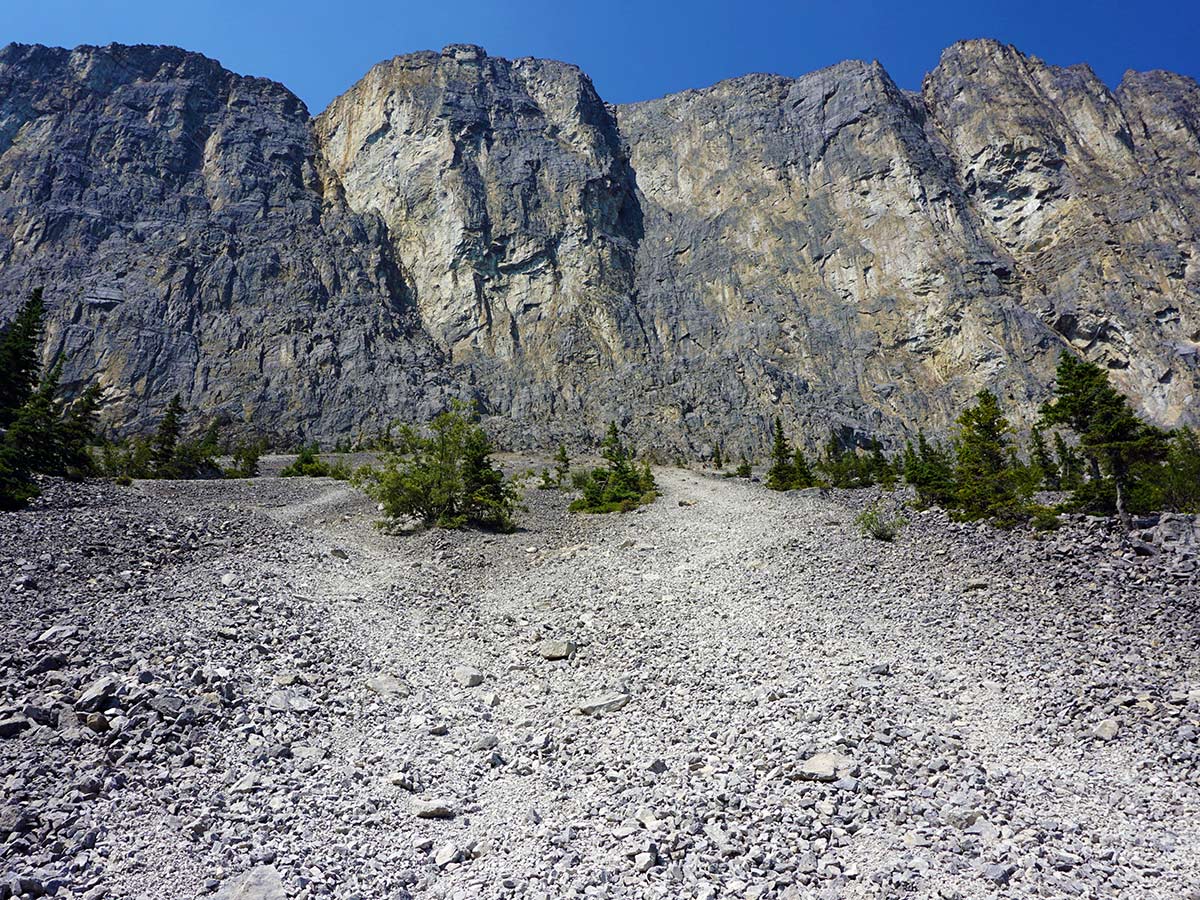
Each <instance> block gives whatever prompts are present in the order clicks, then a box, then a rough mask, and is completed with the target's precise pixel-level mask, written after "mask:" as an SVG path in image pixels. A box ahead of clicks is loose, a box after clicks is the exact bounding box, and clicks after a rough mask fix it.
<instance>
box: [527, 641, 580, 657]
mask: <svg viewBox="0 0 1200 900" xmlns="http://www.w3.org/2000/svg"><path fill="white" fill-rule="evenodd" d="M536 649H537V654H538V656H540V657H542V659H550V660H555V659H566V658H567V657H569V656H574V655H575V652H576V650H577V649H578V648H577V647H576V646H575V644H574V643H572V642H571V641H560V640H554V639H552V638H546V639H545V640H543V641H540V642H539V643H538V645H537V648H536Z"/></svg>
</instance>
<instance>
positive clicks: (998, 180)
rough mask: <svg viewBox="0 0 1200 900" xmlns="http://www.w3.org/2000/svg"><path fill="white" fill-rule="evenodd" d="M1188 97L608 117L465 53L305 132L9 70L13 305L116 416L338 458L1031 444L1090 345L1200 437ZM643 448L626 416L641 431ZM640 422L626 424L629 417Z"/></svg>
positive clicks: (43, 59)
mask: <svg viewBox="0 0 1200 900" xmlns="http://www.w3.org/2000/svg"><path fill="white" fill-rule="evenodd" d="M1197 171H1200V87H1198V86H1197V85H1196V84H1195V83H1194V82H1192V81H1191V80H1189V79H1186V78H1183V77H1180V76H1176V75H1170V74H1168V73H1161V72H1153V73H1142V74H1135V73H1131V74H1129V75H1128V76H1127V77H1126V78H1125V80H1124V81H1123V83H1122V84H1121V86H1120V88H1119V89H1118V90H1116V91H1110V90H1108V89H1107V88H1106V87H1105V86H1104V85H1103V84H1102V83H1101V82H1099V81H1098V80H1097V79H1096V78H1095V76H1094V75H1093V74H1092V73H1091V71H1090V70H1088V69H1087V68H1086V67H1082V66H1081V67H1072V68H1069V69H1060V68H1055V67H1052V66H1047V65H1045V64H1043V63H1042V62H1040V61H1039V60H1036V59H1033V58H1030V57H1025V56H1023V55H1021V54H1020V53H1018V52H1017V51H1015V50H1014V49H1012V48H1011V47H1005V46H1003V45H1000V44H997V43H994V42H990V41H972V42H966V43H962V44H957V45H955V46H954V47H951V48H950V49H949V50H947V51H946V53H945V54H944V55H943V58H942V61H941V63H940V65H939V66H938V67H937V69H935V70H934V71H933V72H932V73H930V75H929V76H928V77H927V79H926V81H925V84H924V87H923V90H922V91H921V92H920V93H919V94H910V93H906V92H904V91H902V90H900V89H899V88H897V87H896V85H895V84H894V83H893V82H892V81H891V79H890V78H889V77H888V75H887V73H886V72H885V71H884V70H883V69H882V68H881V67H880V66H879V65H877V64H865V63H859V62H847V63H841V64H839V65H836V66H833V67H831V68H829V69H825V70H822V71H820V72H815V73H812V74H810V75H807V76H804V77H802V78H798V79H789V78H782V77H778V76H770V75H751V76H747V77H745V78H740V79H735V80H732V81H727V82H722V83H721V84H718V85H715V86H714V87H711V88H708V89H705V90H700V91H686V92H683V93H681V94H677V95H673V96H669V97H665V98H662V99H659V100H654V101H649V102H646V103H638V104H632V105H626V106H621V107H615V108H614V107H611V106H607V105H606V104H605V103H604V102H603V101H602V100H601V98H600V97H599V96H598V95H597V94H596V91H595V90H594V88H593V87H592V85H591V83H590V81H589V80H588V79H587V77H586V76H585V75H584V74H583V73H581V72H580V71H579V70H578V69H577V68H575V67H573V66H570V65H566V64H563V63H557V62H550V61H542V60H532V59H522V60H513V61H509V60H503V59H497V58H493V57H489V56H487V54H486V53H484V52H483V51H482V50H480V49H479V48H475V47H470V46H466V45H453V46H451V47H447V48H446V49H445V50H443V51H442V52H441V53H432V52H427V53H418V54H412V55H409V56H404V57H397V58H395V59H392V60H389V61H387V62H383V63H380V64H379V65H377V66H375V67H374V68H373V69H371V71H370V72H368V73H367V75H366V76H365V77H364V78H363V79H362V80H361V81H360V82H358V83H357V84H356V85H354V86H353V87H352V88H351V89H350V90H349V91H347V92H346V93H345V94H343V95H342V96H341V97H339V98H338V99H337V100H335V101H334V102H333V103H332V104H331V105H330V107H329V108H328V109H327V110H326V111H325V112H323V113H322V114H321V115H320V116H319V117H317V118H316V119H310V118H309V116H308V113H307V111H306V110H305V109H304V107H303V104H301V103H300V101H299V100H297V99H296V98H295V97H294V96H293V95H291V94H290V93H288V92H287V91H286V90H285V89H284V88H282V87H281V86H279V85H276V84H274V83H271V82H267V81H263V80H260V79H252V78H243V77H240V76H236V75H233V74H231V73H229V72H227V71H225V70H224V69H222V68H221V67H220V66H219V65H218V64H217V63H215V62H213V61H211V60H207V59H205V58H203V57H200V56H197V55H195V54H189V53H185V52H184V51H180V50H176V49H171V48H155V47H120V46H110V47H105V48H87V47H84V48H79V49H77V50H75V51H66V50H50V49H46V48H41V47H24V46H18V45H12V46H10V47H8V48H6V49H5V50H4V51H2V52H0V267H2V268H0V292H2V293H3V299H2V300H0V303H2V304H3V311H4V312H7V311H8V310H9V309H11V308H12V307H14V306H15V305H16V304H17V303H18V302H19V300H20V298H21V295H22V294H23V293H24V292H25V291H27V290H28V289H29V288H31V287H32V286H34V285H36V284H41V283H45V285H46V288H47V296H48V299H49V300H50V301H51V303H52V304H53V307H54V321H53V323H52V326H51V329H50V331H51V342H50V343H51V348H50V350H51V352H57V351H59V350H62V349H66V350H69V351H70V352H71V354H72V355H71V358H70V362H69V364H68V374H69V376H70V377H71V378H73V379H76V380H77V381H78V380H82V379H84V378H86V377H87V376H88V375H89V374H90V373H91V372H93V371H96V370H99V371H100V373H101V379H102V381H103V382H104V383H105V384H107V385H109V386H110V388H111V392H112V394H113V396H115V397H116V400H117V402H116V403H115V404H114V405H113V406H112V407H111V408H110V413H109V414H110V416H112V417H113V418H114V419H115V420H124V421H127V422H128V423H129V426H130V427H133V428H139V427H146V426H147V425H150V424H152V423H153V421H154V420H155V418H156V415H157V413H158V411H159V410H160V409H161V408H162V406H163V405H164V404H165V402H166V400H167V399H168V398H169V397H170V395H171V394H173V393H175V392H176V391H179V392H180V393H182V394H183V395H184V399H185V401H187V402H189V403H190V404H192V405H195V406H197V407H199V408H201V409H203V410H205V411H209V412H213V413H218V414H221V415H224V416H226V417H228V418H230V419H232V420H233V421H235V422H238V423H245V425H246V427H254V428H257V429H259V430H264V431H273V432H275V433H277V434H279V435H282V436H290V437H299V436H306V437H318V438H323V439H329V438H331V437H333V436H335V435H343V434H347V433H354V432H355V431H356V430H365V431H373V430H375V429H377V428H379V427H381V426H382V425H383V424H384V423H386V422H387V421H388V420H391V419H407V420H412V419H422V418H425V417H426V416H427V415H428V414H430V413H431V412H432V411H435V410H436V409H437V408H439V407H440V406H441V405H442V404H444V403H445V402H446V400H447V398H448V397H449V396H452V395H457V396H464V397H471V398H474V399H476V400H477V401H479V402H480V403H481V405H482V407H483V408H484V409H485V411H486V412H487V413H489V414H491V415H493V416H494V420H493V425H494V428H495V430H496V431H497V432H498V436H499V437H500V439H501V441H503V442H505V443H509V444H512V445H515V446H520V445H526V446H528V445H541V446H545V445H547V444H549V443H550V442H551V441H554V440H558V439H560V438H565V439H566V440H568V441H569V442H580V441H584V440H587V439H589V438H590V436H591V435H594V434H595V433H597V432H598V431H599V430H600V429H601V427H602V425H603V423H604V422H605V420H607V419H610V418H616V419H618V420H620V421H627V422H630V424H631V425H632V427H633V431H634V436H635V439H636V440H637V441H638V443H639V446H652V445H655V444H658V445H661V446H664V447H671V448H691V449H696V448H699V447H701V446H704V445H705V444H710V443H711V442H712V441H713V440H714V438H718V437H719V438H722V439H724V440H725V441H726V443H727V444H730V445H739V444H740V445H745V446H746V448H747V449H750V450H753V449H755V448H757V447H758V446H760V445H761V444H762V442H763V440H764V438H765V435H766V434H767V428H766V425H767V423H768V421H769V420H770V418H771V417H773V416H774V415H775V413H776V412H780V413H781V414H782V415H783V416H784V419H785V421H786V422H787V423H788V425H789V427H793V426H794V427H799V428H801V429H802V430H804V431H805V432H806V433H807V434H808V435H809V436H810V438H811V439H813V440H819V439H820V438H821V437H822V436H823V435H824V434H826V433H827V431H828V430H829V429H830V428H831V427H832V428H837V429H840V430H842V431H844V432H845V433H847V434H860V435H864V436H865V435H866V434H870V433H878V434H881V435H883V436H891V437H898V436H900V435H902V434H904V433H905V432H907V431H910V430H912V429H914V428H916V427H918V426H925V427H927V428H931V429H937V428H939V427H942V426H945V425H946V424H948V423H949V421H950V420H951V419H952V417H953V415H954V414H955V413H956V412H957V410H958V409H959V408H960V407H961V405H962V404H963V403H964V402H966V400H967V399H968V398H969V397H970V395H971V394H973V393H974V392H975V391H977V390H978V389H979V388H981V387H985V386H986V387H990V388H992V389H993V390H996V391H997V392H998V393H999V394H1000V395H1001V397H1002V399H1003V400H1004V402H1005V403H1006V404H1007V405H1008V406H1009V407H1010V408H1011V409H1012V410H1013V411H1014V413H1015V416H1016V418H1017V419H1018V420H1019V421H1023V422H1028V421H1029V419H1030V418H1031V417H1032V414H1033V411H1034V409H1035V407H1036V404H1037V402H1039V401H1040V399H1041V398H1042V397H1043V396H1044V394H1045V391H1046V389H1047V386H1048V384H1049V382H1050V377H1051V374H1052V371H1053V367H1054V363H1055V360H1056V358H1057V356H1058V354H1059V353H1060V352H1062V351H1063V350H1064V349H1068V348H1070V349H1073V350H1074V351H1076V352H1079V353H1081V354H1083V355H1085V356H1087V357H1088V358H1091V359H1094V360H1097V361H1100V362H1102V363H1103V364H1105V365H1107V366H1108V367H1109V368H1110V370H1111V371H1112V372H1113V375H1114V377H1115V379H1116V381H1117V382H1118V383H1119V384H1120V385H1121V386H1122V387H1123V388H1124V389H1126V390H1127V391H1128V392H1129V393H1130V394H1131V395H1132V396H1134V397H1135V398H1136V399H1137V401H1138V402H1139V403H1140V404H1141V405H1142V407H1143V409H1144V410H1145V412H1146V413H1147V414H1149V415H1150V416H1152V417H1153V418H1155V419H1156V420H1158V421H1160V422H1163V423H1165V424H1175V423H1180V422H1187V421H1192V422H1194V421H1196V419H1197V412H1196V411H1197V409H1200V404H1197V403H1196V402H1195V400H1196V396H1197V390H1198V388H1200V361H1198V358H1200V263H1197V261H1196V260H1197V244H1198V243H1200V239H1198V235H1197V230H1198V229H1200V181H1198V180H1197V177H1196V172H1197ZM635 412H636V413H637V414H638V418H637V419H636V420H633V419H632V417H633V416H634V413H635ZM630 420H632V421H630Z"/></svg>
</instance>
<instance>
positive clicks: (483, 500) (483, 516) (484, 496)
mask: <svg viewBox="0 0 1200 900" xmlns="http://www.w3.org/2000/svg"><path fill="white" fill-rule="evenodd" d="M461 465H462V476H461V477H462V490H463V501H462V507H461V513H460V514H461V516H462V518H463V520H464V522H465V523H468V524H470V525H474V526H475V527H477V528H487V529H491V530H493V531H512V530H513V529H514V528H515V527H516V526H515V525H514V524H513V518H512V515H513V509H514V507H515V506H516V503H517V500H518V499H519V497H518V495H517V491H516V488H514V487H513V485H512V484H511V482H508V481H505V480H504V475H503V474H502V473H501V472H500V470H499V469H497V468H496V467H495V466H494V465H493V464H492V442H491V441H490V440H489V439H488V436H487V432H485V431H484V430H483V429H482V428H479V427H477V426H476V427H472V428H468V429H467V430H466V433H465V434H464V435H463V444H462V464H461Z"/></svg>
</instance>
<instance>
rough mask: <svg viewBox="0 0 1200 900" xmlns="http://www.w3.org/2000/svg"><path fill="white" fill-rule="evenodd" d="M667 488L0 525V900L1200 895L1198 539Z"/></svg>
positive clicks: (267, 490) (288, 500) (231, 499)
mask: <svg viewBox="0 0 1200 900" xmlns="http://www.w3.org/2000/svg"><path fill="white" fill-rule="evenodd" d="M659 477H660V482H661V484H662V486H663V490H664V496H663V497H662V499H660V500H659V501H658V502H657V503H655V504H654V505H653V506H651V507H649V508H647V509H645V510H642V511H639V512H637V513H633V514H629V515H626V516H620V517H602V518H592V517H577V516H572V515H569V514H568V513H567V512H566V511H565V507H566V502H567V498H566V497H565V496H564V495H562V494H559V493H556V492H540V491H536V490H531V491H530V492H529V495H528V504H529V510H528V512H527V513H526V514H525V515H524V517H523V523H524V525H525V530H523V531H521V532H519V533H517V534H513V535H506V536H491V535H483V534H477V533H445V532H429V533H420V534H415V535H410V536H388V535H385V534H382V533H380V532H379V531H378V530H377V529H375V528H374V527H373V526H372V520H373V519H374V517H375V515H376V513H375V510H374V508H373V507H372V505H371V504H370V503H369V502H367V501H365V500H364V499H363V498H362V497H361V496H360V495H359V494H358V493H357V492H355V491H354V490H353V489H352V488H350V487H348V486H346V485H344V484H342V483H338V482H333V481H328V480H325V479H278V478H269V477H265V478H260V479H254V480H251V481H244V482H193V483H171V482H157V483H155V482H145V483H138V484H135V485H134V486H133V487H130V488H121V487H117V486H111V485H101V484H86V485H67V484H56V485H51V486H50V487H49V488H48V490H47V492H46V495H45V497H44V498H43V499H42V500H41V501H39V503H38V504H37V506H36V507H35V508H34V509H32V510H28V511H24V512H20V513H5V514H0V571H2V572H3V573H4V574H3V582H0V592H2V600H0V621H3V623H4V629H3V633H2V637H0V640H2V643H0V898H7V897H9V896H20V897H34V896H39V895H41V894H50V895H53V896H56V897H62V898H72V897H73V898H89V900H99V898H110V900H125V898H130V900H132V898H185V897H194V896H198V895H211V896H215V897H218V898H221V900H232V898H235V897H236V898H243V900H251V898H253V900H267V898H270V900H278V898H285V897H287V898H310V897H336V898H342V900H350V898H363V900H374V898H384V900H390V898H404V897H410V896H411V897H421V898H423V897H430V898H448V897H455V898H475V897H482V898H491V897H505V898H508V897H520V898H530V900H532V898H565V897H595V898H605V897H607V898H619V897H629V898H641V897H663V898H667V897H669V898H677V897H683V898H717V897H733V898H758V897H791V898H804V897H819V898H825V897H828V898H834V897H839V898H840V897H847V898H855V897H909V896H911V897H943V898H951V897H963V898H977V897H996V896H1002V897H1082V898H1109V897H1130V898H1135V897H1136V898H1164V900H1166V898H1171V900H1176V898H1194V897H1200V744H1198V736H1197V731H1198V727H1200V649H1198V648H1200V571H1198V568H1200V567H1198V564H1197V536H1198V535H1200V530H1198V529H1197V526H1196V524H1195V523H1194V522H1192V521H1191V520H1186V519H1178V518H1176V519H1168V520H1165V521H1163V522H1161V523H1159V524H1158V525H1157V526H1155V527H1152V528H1147V529H1146V530H1144V531H1141V532H1139V533H1138V534H1137V535H1136V536H1135V539H1134V540H1133V541H1123V540H1121V539H1119V538H1117V537H1116V536H1114V535H1112V534H1111V533H1110V532H1108V531H1107V530H1106V529H1105V528H1104V527H1103V526H1101V525H1099V524H1096V523H1087V522H1076V523H1073V524H1072V525H1071V526H1069V527H1068V528H1067V529H1065V530H1064V531H1062V532H1059V533H1057V534H1056V535H1054V536H1053V537H1050V538H1048V539H1044V540H1037V539H1034V538H1033V537H1031V536H1029V535H1009V534H1004V533H999V532H994V531H991V530H989V529H987V528H986V527H976V526H963V525H956V524H953V523H950V522H948V521H947V520H946V519H945V518H944V516H942V515H941V514H940V513H936V512H931V513H925V514H919V513H918V514H910V518H911V522H910V524H909V526H908V527H907V528H906V529H905V530H904V531H903V533H902V534H901V535H900V537H899V538H898V539H897V541H896V542H895V543H893V544H887V543H881V542H877V541H872V540H870V539H867V538H865V537H863V536H861V535H860V534H859V533H858V530H857V528H856V527H855V525H854V521H853V519H854V514H855V511H856V509H857V508H859V507H861V506H862V504H863V503H865V502H867V499H868V498H866V497H864V496H860V495H853V494H846V495H839V496H832V497H830V496H822V495H820V494H816V493H805V494H790V495H778V494H772V493H770V492H768V491H766V490H764V489H762V488H761V487H759V486H757V485H750V484H746V483H743V482H733V481H726V480H722V479H718V478H712V477H708V476H704V475H698V474H693V473H688V472H682V471H678V470H663V471H661V472H660V473H659ZM1145 524H1146V525H1149V524H1151V523H1145Z"/></svg>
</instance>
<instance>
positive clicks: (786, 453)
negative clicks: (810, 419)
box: [766, 416, 796, 491]
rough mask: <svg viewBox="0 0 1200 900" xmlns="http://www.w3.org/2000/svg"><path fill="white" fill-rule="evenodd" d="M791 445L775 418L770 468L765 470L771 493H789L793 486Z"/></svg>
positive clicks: (777, 418) (793, 471) (781, 423)
mask: <svg viewBox="0 0 1200 900" xmlns="http://www.w3.org/2000/svg"><path fill="white" fill-rule="evenodd" d="M794 456H795V454H794V452H793V450H792V445H791V444H789V443H788V439H787V436H786V435H785V434H784V433H783V422H782V421H780V419H779V416H776V417H775V430H774V432H773V434H772V436H771V466H770V468H769V469H767V480H766V486H767V487H768V488H770V489H771V490H773V491H790V490H791V489H792V488H793V487H794V485H795V480H796V478H795V476H796V470H795V463H794Z"/></svg>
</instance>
